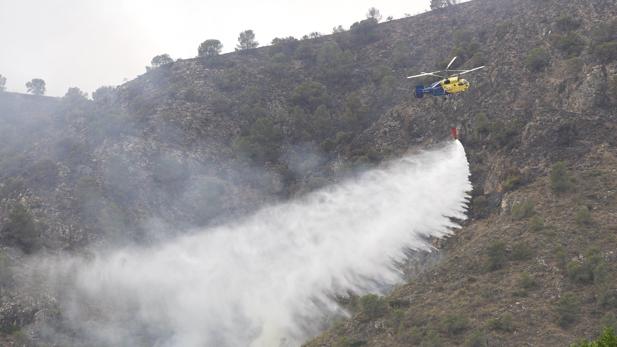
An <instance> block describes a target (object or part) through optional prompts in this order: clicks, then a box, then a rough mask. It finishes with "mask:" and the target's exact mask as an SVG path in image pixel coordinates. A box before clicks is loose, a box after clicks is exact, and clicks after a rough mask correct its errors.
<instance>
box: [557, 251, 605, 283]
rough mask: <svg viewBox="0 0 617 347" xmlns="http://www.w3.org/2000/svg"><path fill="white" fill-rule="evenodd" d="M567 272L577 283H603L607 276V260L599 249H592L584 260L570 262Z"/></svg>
mask: <svg viewBox="0 0 617 347" xmlns="http://www.w3.org/2000/svg"><path fill="white" fill-rule="evenodd" d="M567 272H568V277H569V278H570V280H572V281H573V282H575V283H581V284H590V283H601V282H602V281H603V280H604V279H605V276H606V262H605V261H604V259H603V258H602V254H601V253H600V252H599V251H598V250H597V249H590V250H589V251H587V253H586V254H585V257H584V258H583V260H581V261H576V260H573V261H571V262H569V263H568V266H567Z"/></svg>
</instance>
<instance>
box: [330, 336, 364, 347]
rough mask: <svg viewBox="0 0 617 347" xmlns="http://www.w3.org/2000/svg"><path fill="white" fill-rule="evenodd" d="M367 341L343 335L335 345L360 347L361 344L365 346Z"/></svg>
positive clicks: (338, 346)
mask: <svg viewBox="0 0 617 347" xmlns="http://www.w3.org/2000/svg"><path fill="white" fill-rule="evenodd" d="M366 343H367V342H366V341H365V340H355V339H351V338H349V337H347V336H343V337H340V338H339V339H338V340H337V341H336V343H335V344H334V346H335V347H360V346H364V345H366Z"/></svg>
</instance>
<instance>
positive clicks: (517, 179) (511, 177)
mask: <svg viewBox="0 0 617 347" xmlns="http://www.w3.org/2000/svg"><path fill="white" fill-rule="evenodd" d="M522 182H523V178H522V177H521V173H520V172H518V171H514V172H510V173H509V174H508V177H506V179H505V181H504V182H503V184H502V187H503V190H504V191H506V192H509V191H511V190H514V189H516V188H518V187H519V186H520V185H521V184H522Z"/></svg>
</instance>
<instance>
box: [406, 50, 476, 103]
mask: <svg viewBox="0 0 617 347" xmlns="http://www.w3.org/2000/svg"><path fill="white" fill-rule="evenodd" d="M455 60H456V57H454V58H453V59H452V60H451V61H450V64H448V66H447V67H446V69H445V70H439V71H433V72H422V73H421V74H419V75H415V76H409V77H407V78H418V77H425V76H434V77H439V78H441V80H439V81H437V82H435V83H433V84H431V85H430V86H429V87H424V86H423V85H418V86H416V98H422V97H424V95H425V94H428V95H432V96H448V95H452V94H458V93H462V92H466V91H467V90H468V89H469V82H468V81H467V80H466V79H464V78H461V76H462V75H465V74H468V73H470V72H473V71H477V70H480V69H483V68H484V66H480V67H476V68H473V69H469V70H450V67H451V66H452V64H453V63H454V61H455ZM442 72H445V75H444V76H442V75H438V74H439V73H442ZM452 72H455V74H452V75H450V73H452Z"/></svg>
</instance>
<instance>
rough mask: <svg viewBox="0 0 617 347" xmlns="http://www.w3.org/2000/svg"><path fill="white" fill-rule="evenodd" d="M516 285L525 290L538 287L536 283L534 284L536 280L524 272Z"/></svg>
mask: <svg viewBox="0 0 617 347" xmlns="http://www.w3.org/2000/svg"><path fill="white" fill-rule="evenodd" d="M518 284H519V286H520V287H521V288H522V289H525V290H529V289H534V288H537V287H538V282H536V279H535V278H534V277H533V276H531V275H530V274H529V273H528V272H526V271H525V272H523V273H522V274H521V278H520V280H519V282H518Z"/></svg>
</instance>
